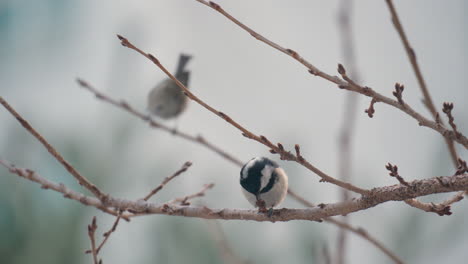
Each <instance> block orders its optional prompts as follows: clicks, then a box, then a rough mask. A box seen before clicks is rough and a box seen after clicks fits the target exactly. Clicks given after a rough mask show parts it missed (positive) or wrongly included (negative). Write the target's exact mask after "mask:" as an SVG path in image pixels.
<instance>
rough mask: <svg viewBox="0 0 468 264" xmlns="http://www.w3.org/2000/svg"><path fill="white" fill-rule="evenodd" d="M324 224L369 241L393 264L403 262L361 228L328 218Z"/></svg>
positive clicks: (289, 191)
mask: <svg viewBox="0 0 468 264" xmlns="http://www.w3.org/2000/svg"><path fill="white" fill-rule="evenodd" d="M288 194H289V195H290V196H291V197H293V198H294V199H295V200H296V201H298V202H300V203H302V204H303V205H305V206H307V207H315V205H314V204H313V203H311V202H309V201H307V200H306V199H304V198H303V197H302V196H300V195H298V194H297V193H295V192H293V191H291V190H288ZM323 221H324V222H328V223H331V224H334V225H336V226H338V227H340V228H341V229H342V230H347V231H349V232H351V233H353V234H356V235H358V236H360V237H362V238H364V239H365V240H367V241H369V242H370V243H371V244H373V245H374V246H375V247H377V248H378V249H380V250H381V251H382V252H383V253H384V254H385V255H387V256H388V257H389V258H391V259H392V260H393V261H394V262H395V263H397V264H403V261H402V260H401V259H400V258H399V257H398V256H397V255H396V254H395V253H393V252H392V251H390V250H389V249H388V248H386V247H385V246H384V245H383V243H382V242H380V241H378V240H377V239H375V238H374V237H372V236H370V235H369V233H368V232H367V231H366V230H365V229H363V228H362V227H354V226H352V225H350V224H348V223H347V222H345V221H340V220H337V219H335V218H332V217H329V218H324V219H323Z"/></svg>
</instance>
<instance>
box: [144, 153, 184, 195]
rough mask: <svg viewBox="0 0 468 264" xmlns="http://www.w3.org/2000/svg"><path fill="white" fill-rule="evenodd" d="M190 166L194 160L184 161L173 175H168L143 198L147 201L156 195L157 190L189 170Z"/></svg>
mask: <svg viewBox="0 0 468 264" xmlns="http://www.w3.org/2000/svg"><path fill="white" fill-rule="evenodd" d="M190 166H192V162H190V161H187V162H185V163H184V165H182V167H181V168H180V169H179V170H178V171H176V172H175V173H174V174H172V175H171V176H168V177H166V178H165V179H164V180H163V181H162V182H161V184H159V185H158V187H156V188H154V189H153V190H152V191H151V192H150V193H149V194H148V195H146V196H145V198H143V200H145V201H148V200H149V199H150V198H151V196H153V195H155V194H156V193H157V192H159V191H160V190H161V189H162V188H163V187H164V186H165V185H166V184H167V183H168V182H170V181H171V180H173V179H174V178H175V177H177V176H179V175H180V174H182V173H184V172H185V171H186V170H188V168H190Z"/></svg>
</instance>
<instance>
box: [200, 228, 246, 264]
mask: <svg viewBox="0 0 468 264" xmlns="http://www.w3.org/2000/svg"><path fill="white" fill-rule="evenodd" d="M206 223H207V225H208V228H209V231H210V234H212V236H213V238H214V241H215V242H216V246H217V247H218V248H219V251H220V253H221V254H220V255H221V258H222V260H223V263H226V264H247V263H249V262H248V261H245V260H243V259H241V258H240V257H239V256H238V255H237V254H236V253H235V252H234V250H232V248H231V246H230V245H229V242H228V241H227V238H226V235H225V234H224V232H223V229H222V227H221V224H220V223H219V222H218V221H217V220H208V221H206Z"/></svg>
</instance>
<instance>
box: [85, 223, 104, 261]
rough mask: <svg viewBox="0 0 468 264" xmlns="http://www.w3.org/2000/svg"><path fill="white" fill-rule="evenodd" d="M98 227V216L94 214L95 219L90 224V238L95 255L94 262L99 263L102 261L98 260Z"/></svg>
mask: <svg viewBox="0 0 468 264" xmlns="http://www.w3.org/2000/svg"><path fill="white" fill-rule="evenodd" d="M96 229H97V224H96V216H93V220H92V221H91V224H90V225H88V236H89V240H90V241H91V253H92V255H93V263H94V264H99V263H100V262H101V261H98V257H97V255H98V253H97V250H96V240H95V233H96Z"/></svg>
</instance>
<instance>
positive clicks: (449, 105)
mask: <svg viewBox="0 0 468 264" xmlns="http://www.w3.org/2000/svg"><path fill="white" fill-rule="evenodd" d="M452 110H453V103H447V102H445V103H444V104H443V108H442V111H443V112H444V113H445V114H446V115H447V117H448V119H449V124H450V126H451V127H452V129H453V132H454V133H455V136H456V137H458V136H459V135H460V134H461V133H460V132H459V131H458V129H457V125H456V124H455V118H454V117H453V115H452Z"/></svg>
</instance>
